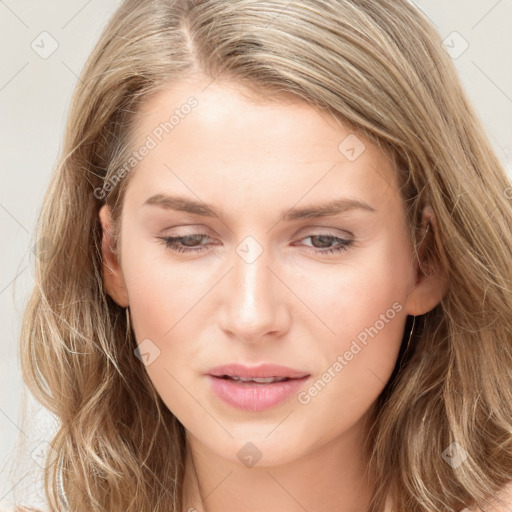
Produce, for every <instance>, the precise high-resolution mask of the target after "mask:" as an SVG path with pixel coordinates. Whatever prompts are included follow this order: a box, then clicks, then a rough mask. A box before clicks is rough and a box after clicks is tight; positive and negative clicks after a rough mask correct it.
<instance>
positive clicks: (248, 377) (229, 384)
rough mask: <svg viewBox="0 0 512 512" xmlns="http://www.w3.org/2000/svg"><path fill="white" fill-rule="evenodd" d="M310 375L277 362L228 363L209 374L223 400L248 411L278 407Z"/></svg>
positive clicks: (216, 393) (218, 395)
mask: <svg viewBox="0 0 512 512" xmlns="http://www.w3.org/2000/svg"><path fill="white" fill-rule="evenodd" d="M310 376H311V375H310V374H309V373H307V372H303V371H299V370H293V369H291V368H287V367H284V366H278V365H270V364H265V365H260V366H257V367H247V366H243V365H227V366H222V367H217V368H214V369H212V370H210V371H209V372H208V373H207V377H208V379H209V380H210V384H211V388H212V390H213V391H214V393H215V395H217V397H218V398H220V399H221V400H222V401H223V402H224V403H226V404H228V405H230V406H232V407H235V408H237V409H242V410H245V411H253V412H257V411H263V410H265V409H269V408H272V407H276V406H277V405H279V404H280V403H282V402H284V401H286V400H288V399H290V398H291V397H292V396H293V395H295V394H296V393H298V391H299V390H300V388H301V387H302V386H303V384H304V382H305V381H306V380H308V379H309V377H310Z"/></svg>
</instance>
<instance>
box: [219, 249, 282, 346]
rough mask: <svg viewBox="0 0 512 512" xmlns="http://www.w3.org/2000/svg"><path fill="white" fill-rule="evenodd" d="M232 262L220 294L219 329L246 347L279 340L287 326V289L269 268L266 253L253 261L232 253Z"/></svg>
mask: <svg viewBox="0 0 512 512" xmlns="http://www.w3.org/2000/svg"><path fill="white" fill-rule="evenodd" d="M232 261H233V268H232V270H231V272H229V274H228V275H227V276H226V279H225V280H224V285H223V290H222V293H223V296H224V297H225V299H224V301H223V303H222V308H221V314H220V326H221V328H222V329H223V330H224V332H226V333H228V334H229V335H230V336H231V337H232V338H235V339H239V340H241V341H245V342H249V343H251V342H258V341H260V340H261V339H262V338H264V337H266V336H271V337H273V338H276V337H280V336H282V335H283V334H284V333H285V332H286V331H287V329H288V326H289V322H290V314H289V309H288V307H287V303H286V287H285V286H284V285H283V283H282V282H281V280H280V279H279V278H278V277H276V273H277V274H278V272H276V270H275V269H273V268H271V265H272V262H271V261H270V258H269V257H268V254H267V251H263V252H262V253H261V254H260V255H259V256H258V257H257V258H256V259H255V260H254V261H252V260H247V259H244V257H243V256H240V255H239V254H238V253H235V254H234V255H233V260H232ZM288 293H289V292H288Z"/></svg>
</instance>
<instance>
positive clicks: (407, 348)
mask: <svg viewBox="0 0 512 512" xmlns="http://www.w3.org/2000/svg"><path fill="white" fill-rule="evenodd" d="M415 323H416V317H415V316H413V317H412V327H411V332H410V333H409V339H408V340H407V346H406V347H405V352H404V355H405V354H407V352H408V351H409V344H410V343H411V338H412V333H413V331H414V324H415Z"/></svg>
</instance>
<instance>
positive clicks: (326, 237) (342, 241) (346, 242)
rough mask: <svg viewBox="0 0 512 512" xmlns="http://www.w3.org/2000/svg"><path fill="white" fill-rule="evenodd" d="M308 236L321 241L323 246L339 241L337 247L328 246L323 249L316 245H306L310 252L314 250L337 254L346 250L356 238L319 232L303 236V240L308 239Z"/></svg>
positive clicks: (315, 252) (321, 252)
mask: <svg viewBox="0 0 512 512" xmlns="http://www.w3.org/2000/svg"><path fill="white" fill-rule="evenodd" d="M307 238H311V240H316V241H317V242H318V241H319V243H320V246H321V247H325V246H326V245H329V244H331V243H333V242H334V241H336V242H337V243H338V245H337V246H335V247H328V248H327V249H324V250H321V249H317V248H315V247H313V248H312V247H310V246H306V247H307V250H308V251H309V252H312V253H313V254H335V253H340V252H343V251H346V250H347V249H348V248H349V247H350V246H351V245H352V243H353V242H354V240H352V239H350V238H340V237H337V236H334V235H331V234H327V233H325V234H317V235H309V236H307V237H305V238H302V240H306V239H307Z"/></svg>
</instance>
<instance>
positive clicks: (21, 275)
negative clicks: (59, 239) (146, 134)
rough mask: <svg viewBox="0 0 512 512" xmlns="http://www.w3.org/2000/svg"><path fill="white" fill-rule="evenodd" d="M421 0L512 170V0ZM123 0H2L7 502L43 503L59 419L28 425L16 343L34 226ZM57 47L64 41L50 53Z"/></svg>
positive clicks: (0, 265) (3, 499) (1, 481)
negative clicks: (19, 451) (85, 80)
mask: <svg viewBox="0 0 512 512" xmlns="http://www.w3.org/2000/svg"><path fill="white" fill-rule="evenodd" d="M416 3H417V5H419V6H420V7H421V8H422V9H423V10H424V11H425V12H426V14H427V15H428V16H429V17H430V18H431V20H432V21H433V23H434V24H435V25H436V27H437V29H438V30H439V32H440V34H441V35H442V37H443V38H445V37H447V36H448V41H449V42H450V45H451V46H453V50H452V51H454V52H455V53H459V52H460V51H461V50H462V49H463V48H464V47H465V44H468V45H469V46H468V48H467V50H466V51H464V52H463V53H462V54H461V55H460V56H458V57H457V58H456V59H455V63H456V66H457V68H458V70H459V72H460V75H461V77H462V80H463V82H464V84H465V86H466V88H467V90H468V92H469V94H470V96H471V98H472V99H473V101H474V104H475V106H476V108H477V110H478V112H479V113H480V115H481V117H482V119H483V121H484V123H485V125H486V127H487V130H488V133H489V136H490V137H491V139H492V142H493V144H494V146H495V148H496V151H497V153H498V155H499V157H500V158H501V159H502V160H503V162H504V163H505V164H506V165H507V168H508V172H509V175H510V176H512V157H511V153H510V149H511V143H512V129H511V128H512V126H511V120H512V65H511V61H510V60H511V52H510V49H511V48H512V31H511V30H510V26H511V21H512V0H499V1H497V0H472V1H468V0H451V1H450V2H446V1H443V0H424V1H421V2H420V1H417V2H416ZM118 5H119V2H118V1H114V0H101V1H100V0H88V1H86V0H67V1H64V0H52V1H46V2H41V1H38V0H30V1H29V0H0V44H1V48H2V49H3V51H2V53H1V57H0V58H1V66H0V109H1V113H2V115H1V117H0V130H1V132H0V133H1V137H0V140H1V145H0V161H1V166H0V176H1V187H0V229H1V238H2V250H1V251H0V312H1V322H0V350H1V354H0V508H2V506H8V503H9V502H10V501H12V500H13V496H14V494H13V492H14V491H16V498H17V499H23V501H24V502H25V503H27V502H30V503H32V504H36V505H37V504H39V503H40V499H38V497H37V496H38V494H39V488H38V485H37V480H36V476H35V475H36V474H37V473H38V469H39V467H38V466H37V453H38V452H37V449H38V447H39V446H40V443H41V442H44V440H45V439H48V438H49V436H50V434H51V428H52V427H51V425H52V420H51V417H50V416H49V415H48V414H45V413H44V411H40V408H38V407H32V406H31V407H32V408H31V413H30V414H31V419H33V421H32V427H30V428H26V429H25V428H24V430H23V431H21V430H20V427H19V425H21V423H20V401H21V390H22V386H21V377H20V373H19V358H18V355H17V343H18V335H19V328H20V316H21V313H22V310H23V306H24V304H25V301H26V299H27V294H28V291H29V290H30V288H31V286H32V283H33V275H32V270H31V267H30V265H29V264H30V262H31V258H30V253H31V249H32V246H33V235H32V233H33V227H34V223H35V219H36V214H37V211H38V208H39V205H40V202H41V199H42V196H43V193H44V191H45V189H46V187H47V184H48V180H49V176H50V173H51V170H52V168H53V165H54V163H55V160H56V157H57V154H58V150H59V147H60V144H61V136H62V133H63V123H64V120H65V115H66V112H67V109H68V106H69V101H70V97H71V93H72V90H73V87H74V85H75V83H76V81H77V75H78V73H79V72H80V69H81V67H82V66H83V63H84V61H85V59H86V57H87V55H88V54H89V52H90V50H91V48H92V46H93V44H94V42H95V41H96V40H97V38H98V37H99V35H100V32H101V30H102V28H103V26H104V24H105V22H106V20H107V18H108V16H109V15H110V14H111V13H112V12H113V11H114V10H115V9H116V7H117V6H118ZM42 32H47V33H48V34H49V35H47V34H43V35H40V34H41V33H42ZM453 32H457V34H453ZM465 42H466V43H465ZM52 45H54V46H55V45H58V47H56V50H55V51H54V53H52V54H51V55H49V56H47V55H45V54H44V53H45V52H49V51H51V50H52ZM38 52H39V53H38ZM41 55H42V56H41ZM43 57H47V58H43ZM38 410H39V412H38ZM18 435H19V438H20V440H22V441H24V442H25V445H26V450H27V451H28V453H30V452H32V451H33V450H36V451H35V455H36V456H35V458H34V460H32V459H30V458H29V457H27V459H28V460H27V464H26V468H25V469H24V470H23V471H22V472H20V473H17V474H13V475H9V471H8V470H9V468H10V466H9V464H8V463H9V461H10V460H12V458H13V457H14V455H15V454H14V452H13V447H14V443H15V440H16V437H17V436H18ZM43 446H44V445H43Z"/></svg>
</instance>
